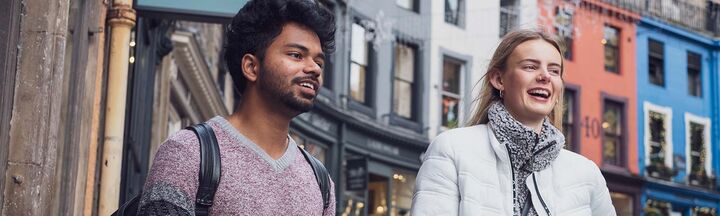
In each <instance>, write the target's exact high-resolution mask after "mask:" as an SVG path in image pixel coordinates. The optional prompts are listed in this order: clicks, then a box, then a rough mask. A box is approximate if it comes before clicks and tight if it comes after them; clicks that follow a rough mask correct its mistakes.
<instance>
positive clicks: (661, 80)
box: [648, 39, 665, 86]
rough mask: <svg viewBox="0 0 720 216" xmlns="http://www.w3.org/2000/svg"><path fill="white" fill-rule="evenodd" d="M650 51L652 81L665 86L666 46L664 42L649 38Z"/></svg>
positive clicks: (649, 66)
mask: <svg viewBox="0 0 720 216" xmlns="http://www.w3.org/2000/svg"><path fill="white" fill-rule="evenodd" d="M648 51H649V55H648V60H649V61H648V72H649V74H648V76H649V78H650V83H652V84H655V85H658V86H665V48H664V47H663V44H662V43H660V42H658V41H656V40H653V39H650V40H648Z"/></svg>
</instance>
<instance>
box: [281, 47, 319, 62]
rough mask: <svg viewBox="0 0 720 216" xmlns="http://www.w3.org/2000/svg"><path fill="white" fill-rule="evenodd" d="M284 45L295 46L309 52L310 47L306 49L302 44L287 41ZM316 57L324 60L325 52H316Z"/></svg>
mask: <svg viewBox="0 0 720 216" xmlns="http://www.w3.org/2000/svg"><path fill="white" fill-rule="evenodd" d="M285 47H291V48H297V49H300V50H302V51H303V52H310V49H308V48H307V47H306V46H303V45H301V44H297V43H289V44H286V45H285ZM318 57H320V58H322V59H323V60H324V59H325V53H322V52H321V53H319V54H318Z"/></svg>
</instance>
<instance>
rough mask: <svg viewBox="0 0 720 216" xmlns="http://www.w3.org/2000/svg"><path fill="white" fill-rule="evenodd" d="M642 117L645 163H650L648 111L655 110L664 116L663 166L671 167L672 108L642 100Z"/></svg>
mask: <svg viewBox="0 0 720 216" xmlns="http://www.w3.org/2000/svg"><path fill="white" fill-rule="evenodd" d="M643 110H644V119H645V123H644V124H645V135H644V139H643V140H644V141H645V165H649V164H650V111H653V112H657V113H660V114H663V115H665V116H666V118H665V135H666V136H665V144H666V145H667V146H665V147H666V149H665V166H667V167H670V168H672V167H673V164H672V163H673V161H672V160H673V143H672V140H673V139H672V134H673V133H672V131H673V130H672V108H670V107H664V106H660V105H656V104H653V103H650V102H647V101H645V102H643Z"/></svg>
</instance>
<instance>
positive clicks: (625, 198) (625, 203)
mask: <svg viewBox="0 0 720 216" xmlns="http://www.w3.org/2000/svg"><path fill="white" fill-rule="evenodd" d="M610 199H611V200H612V204H613V206H615V212H616V213H617V215H633V206H635V205H634V203H635V201H634V199H633V196H632V195H629V194H624V193H617V192H610Z"/></svg>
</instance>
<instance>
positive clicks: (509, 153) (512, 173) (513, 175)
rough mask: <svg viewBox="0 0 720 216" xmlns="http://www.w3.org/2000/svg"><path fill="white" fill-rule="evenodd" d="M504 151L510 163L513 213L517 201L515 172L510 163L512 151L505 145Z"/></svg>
mask: <svg viewBox="0 0 720 216" xmlns="http://www.w3.org/2000/svg"><path fill="white" fill-rule="evenodd" d="M505 149H507V151H508V159H509V161H510V175H511V176H512V182H511V183H510V184H511V185H512V191H513V212H514V211H515V202H516V201H517V195H516V193H517V192H516V191H515V171H513V162H512V156H511V155H512V150H510V147H509V146H508V145H507V144H505Z"/></svg>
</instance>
